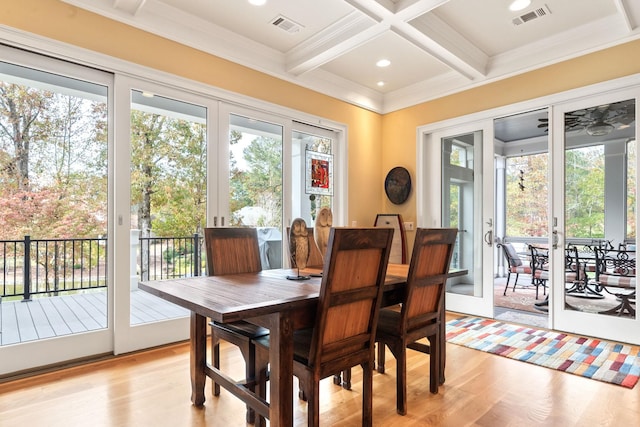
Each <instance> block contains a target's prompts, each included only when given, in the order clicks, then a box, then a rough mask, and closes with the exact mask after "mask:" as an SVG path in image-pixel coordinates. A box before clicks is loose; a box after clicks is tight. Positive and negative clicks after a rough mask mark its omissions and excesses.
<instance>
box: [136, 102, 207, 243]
mask: <svg viewBox="0 0 640 427" xmlns="http://www.w3.org/2000/svg"><path fill="white" fill-rule="evenodd" d="M131 147H132V154H131V190H132V191H131V203H132V205H133V207H134V213H135V214H136V215H135V216H136V218H137V227H138V229H140V230H141V232H142V235H143V236H149V235H151V234H152V233H153V235H155V236H189V235H192V234H193V233H195V232H199V231H201V230H202V228H203V227H204V226H205V215H206V126H205V125H202V124H199V123H195V122H190V121H186V120H183V119H176V118H172V117H169V116H164V115H159V114H154V113H147V112H143V111H139V110H134V111H132V114H131Z"/></svg>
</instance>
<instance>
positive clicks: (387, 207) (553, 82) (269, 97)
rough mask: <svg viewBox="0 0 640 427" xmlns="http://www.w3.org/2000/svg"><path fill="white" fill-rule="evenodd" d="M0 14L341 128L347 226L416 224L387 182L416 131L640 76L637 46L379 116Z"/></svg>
mask: <svg viewBox="0 0 640 427" xmlns="http://www.w3.org/2000/svg"><path fill="white" fill-rule="evenodd" d="M0 7H1V9H0V10H2V13H0V24H3V25H7V26H9V27H14V28H17V29H20V30H23V31H27V32H31V33H34V34H38V35H41V36H45V37H48V38H51V39H55V40H59V41H62V42H65V43H69V44H72V45H76V46H80V47H83V48H86V49H90V50H93V51H96V52H100V53H103V54H107V55H110V56H113V57H116V58H120V59H123V60H127V61H131V62H134V63H138V64H141V65H144V66H147V67H152V68H155V69H158V70H162V71H165V72H169V73H173V74H176V75H179V76H182V77H186V78H189V79H193V80H196V81H199V82H203V83H206V84H210V85H212V86H216V87H219V88H223V89H225V90H229V91H233V92H236V93H240V94H243V95H247V96H250V97H254V98H257V99H261V100H264V101H268V102H272V103H275V104H279V105H282V106H285V107H289V108H293V109H296V110H300V111H304V112H307V113H309V114H314V115H317V116H320V117H325V118H328V119H331V120H335V121H337V122H341V123H345V124H347V126H348V132H349V135H348V136H349V153H348V155H349V218H348V221H349V222H350V221H353V220H357V221H358V223H359V224H360V225H365V224H371V223H373V220H374V218H375V213H377V212H384V213H400V214H402V216H403V218H404V220H405V221H415V212H416V205H415V192H412V194H411V196H410V197H409V200H408V201H407V202H406V203H405V204H403V205H400V206H397V205H393V204H391V203H390V202H389V201H388V200H387V199H386V197H385V195H384V189H383V183H384V177H385V176H386V173H387V172H388V171H389V170H390V169H391V168H393V167H395V166H404V167H406V168H407V169H408V170H409V171H410V173H411V175H412V177H413V180H414V186H415V184H416V183H415V172H416V158H415V152H416V128H417V127H418V126H422V125H425V124H429V123H433V122H437V121H440V120H445V119H449V118H453V117H458V116H461V115H466V114H470V113H473V112H477V111H482V110H486V109H490V108H495V107H498V106H503V105H508V104H511V103H515V102H520V101H524V100H527V99H532V98H538V97H541V96H544V95H549V94H553V93H557V92H562V91H566V90H569V89H573V88H577V87H581V86H585V85H589V84H593V83H598V82H602V81H606V80H610V79H613V78H617V77H622V76H626V75H631V74H635V73H640V55H638V52H640V41H635V42H632V43H627V44H625V45H621V46H618V47H614V48H610V49H607V50H605V51H601V52H596V53H592V54H589V55H586V56H583V57H580V58H576V59H573V60H570V61H566V62H563V63H560V64H556V65H551V66H548V67H545V68H542V69H540V70H536V71H532V72H529V73H526V74H523V75H519V76H515V77H512V78H509V79H505V80H502V81H499V82H496V83H492V84H488V85H485V86H482V87H479V88H475V89H471V90H468V91H465V92H461V93H458V94H455V95H451V96H447V97H443V98H440V99H436V100H434V101H430V102H426V103H423V104H420V105H417V106H415V107H411V108H406V109H403V110H400V111H397V112H393V113H389V114H386V115H385V116H384V117H382V116H380V115H379V114H376V113H372V112H370V111H367V110H364V109H362V108H358V107H354V106H352V105H349V104H346V103H344V102H341V101H338V100H336V99H334V98H331V97H328V96H325V95H322V94H319V93H317V92H314V91H312V90H308V89H305V88H302V87H299V86H297V85H294V84H291V83H288V82H285V81H283V80H280V79H277V78H274V77H271V76H268V75H266V74H262V73H259V72H257V71H253V70H251V69H248V68H246V67H243V66H240V65H237V64H234V63H231V62H229V61H226V60H224V59H220V58H217V57H214V56H211V55H208V54H206V53H203V52H201V51H198V50H196V49H192V48H188V47H185V46H183V45H180V44H178V43H175V42H173V41H170V40H167V39H164V38H161V37H158V36H155V35H152V34H149V33H146V32H144V31H141V30H137V29H135V28H132V27H129V26H126V25H124V24H120V23H117V22H114V21H111V20H109V19H106V18H103V17H100V16H98V15H95V14H92V13H90V12H87V11H84V10H82V9H78V8H76V7H73V6H70V5H68V4H66V3H62V2H60V1H58V0H0ZM347 225H348V224H347ZM408 239H409V242H410V246H411V241H412V239H413V236H412V235H409V236H408Z"/></svg>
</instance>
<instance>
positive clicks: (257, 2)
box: [249, 0, 267, 6]
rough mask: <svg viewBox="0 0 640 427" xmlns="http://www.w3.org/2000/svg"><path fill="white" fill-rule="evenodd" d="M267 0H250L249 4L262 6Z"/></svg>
mask: <svg viewBox="0 0 640 427" xmlns="http://www.w3.org/2000/svg"><path fill="white" fill-rule="evenodd" d="M266 2H267V0H249V4H252V5H254V6H262V5H263V4H265V3H266Z"/></svg>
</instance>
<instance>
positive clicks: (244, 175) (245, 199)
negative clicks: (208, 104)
mask: <svg viewBox="0 0 640 427" xmlns="http://www.w3.org/2000/svg"><path fill="white" fill-rule="evenodd" d="M231 136H232V138H231V141H232V144H236V143H238V141H239V140H240V139H241V138H242V135H241V134H239V133H232V135H231ZM242 154H243V159H242V160H243V167H240V166H239V162H238V159H232V160H231V168H230V185H231V201H230V210H231V214H232V221H231V225H255V226H260V227H276V228H280V227H281V226H282V143H281V141H280V140H277V139H274V138H269V137H264V136H258V137H255V138H253V139H252V140H251V142H250V143H249V144H248V145H247V147H245V148H244V149H243V151H242ZM246 207H250V208H254V209H257V210H258V212H259V216H258V218H257V221H256V223H255V224H243V216H242V209H243V208H246Z"/></svg>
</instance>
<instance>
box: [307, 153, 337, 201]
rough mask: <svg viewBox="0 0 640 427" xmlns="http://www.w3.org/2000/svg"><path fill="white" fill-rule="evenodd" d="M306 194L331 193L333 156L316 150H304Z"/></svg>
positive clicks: (330, 194)
mask: <svg viewBox="0 0 640 427" xmlns="http://www.w3.org/2000/svg"><path fill="white" fill-rule="evenodd" d="M305 192H306V193H307V194H321V195H327V196H332V195H333V156H332V155H331V154H324V153H319V152H317V151H310V150H307V151H306V186H305Z"/></svg>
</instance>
